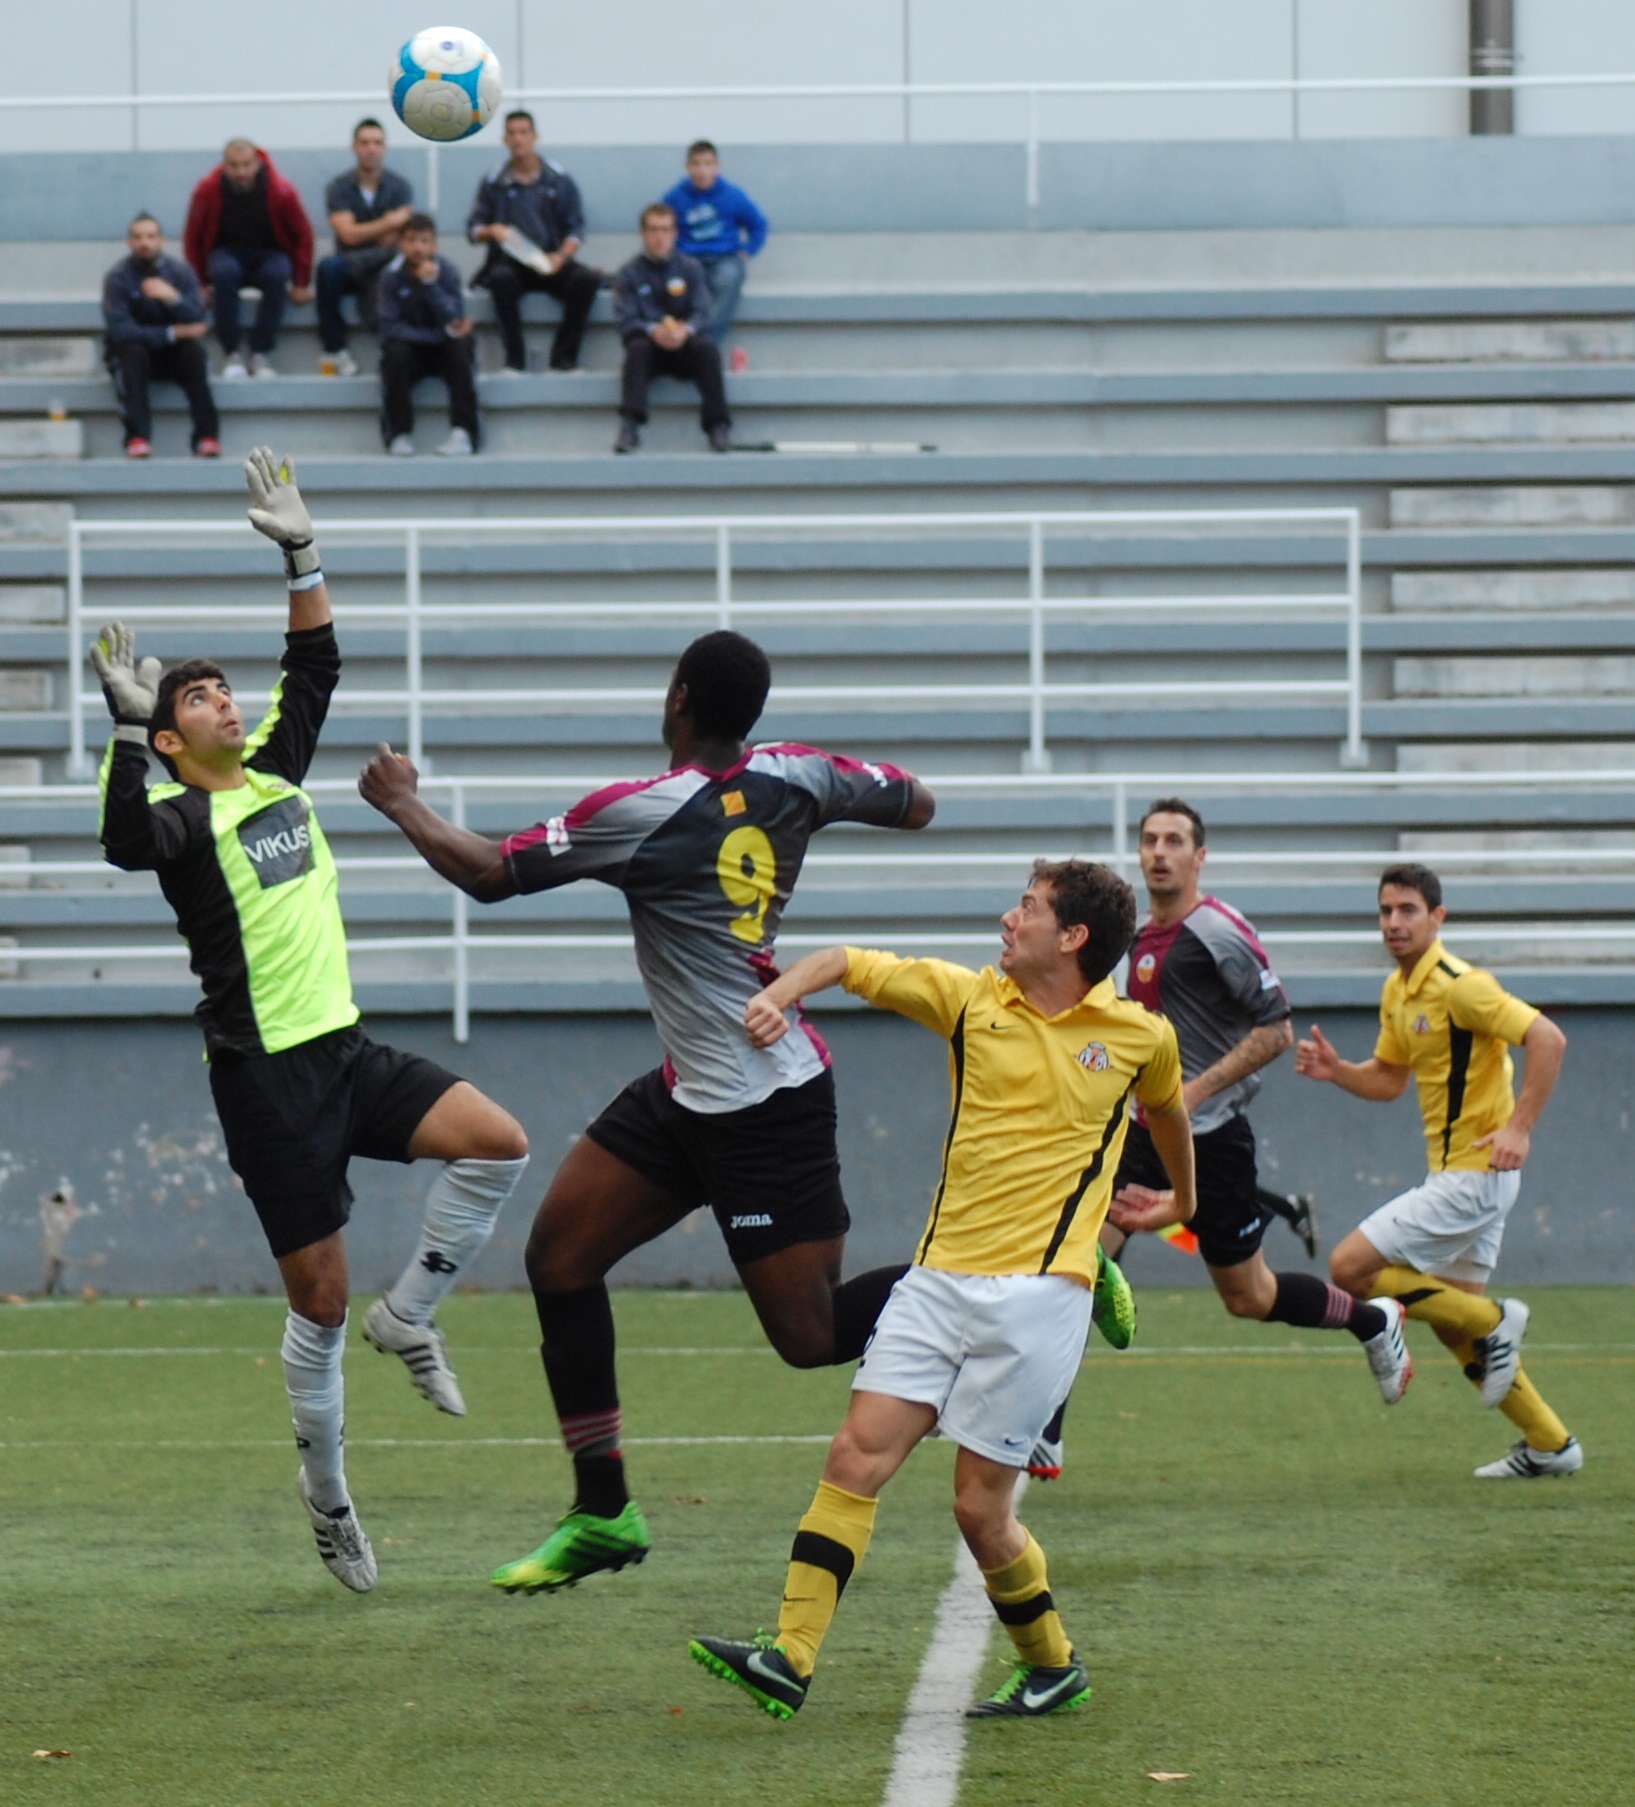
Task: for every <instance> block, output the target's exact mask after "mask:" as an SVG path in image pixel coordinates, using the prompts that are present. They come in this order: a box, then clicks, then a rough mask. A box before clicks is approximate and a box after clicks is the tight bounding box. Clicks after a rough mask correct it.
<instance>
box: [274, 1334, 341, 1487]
mask: <svg viewBox="0 0 1635 1807" xmlns="http://www.w3.org/2000/svg"><path fill="white" fill-rule="evenodd" d="M345 1351H346V1320H345V1319H344V1318H343V1319H342V1320H341V1321H340V1323H339V1324H337V1325H335V1326H333V1327H331V1326H330V1325H328V1324H314V1323H313V1321H312V1320H311V1318H303V1317H301V1316H299V1315H298V1314H297V1313H296V1312H293V1311H292V1312H291V1313H290V1314H289V1316H288V1317H287V1318H286V1319H285V1320H284V1348H283V1356H284V1386H285V1389H286V1390H287V1391H288V1393H289V1396H290V1415H291V1416H292V1417H293V1418H294V1420H295V1447H296V1448H297V1449H298V1450H300V1452H301V1467H302V1469H303V1470H304V1471H305V1473H306V1477H307V1493H308V1496H309V1497H310V1498H311V1500H312V1503H313V1505H315V1506H316V1507H317V1508H318V1510H319V1511H320V1512H339V1511H340V1509H341V1508H342V1507H343V1506H344V1505H346V1503H347V1492H346V1468H345V1462H344V1457H343V1446H344V1444H345V1441H346V1382H345V1380H344V1378H343V1377H342V1373H341V1357H342V1356H343V1355H344V1354H345Z"/></svg>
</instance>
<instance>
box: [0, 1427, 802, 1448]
mask: <svg viewBox="0 0 1635 1807" xmlns="http://www.w3.org/2000/svg"><path fill="white" fill-rule="evenodd" d="M833 1441H834V1435H833V1433H832V1432H830V1431H823V1432H821V1433H819V1434H816V1435H813V1436H809V1437H807V1436H801V1437H784V1436H768V1437H626V1438H625V1439H624V1443H625V1446H626V1448H629V1447H630V1446H631V1445H635V1446H637V1447H638V1448H642V1449H660V1448H665V1447H668V1446H671V1445H677V1444H681V1445H688V1446H691V1445H695V1444H708V1443H832V1442H833ZM87 1447H88V1445H86V1444H84V1443H76V1442H71V1441H69V1440H67V1439H65V1438H57V1439H56V1440H54V1441H36V1442H28V1443H3V1442H0V1449H85V1448H87ZM95 1447H96V1448H97V1449H288V1448H289V1447H290V1440H289V1438H288V1437H197V1438H195V1437H152V1438H146V1439H144V1438H140V1437H127V1438H122V1439H109V1440H107V1441H102V1440H98V1441H96V1443H95ZM346 1447H347V1448H348V1449H560V1448H561V1447H562V1440H561V1438H560V1437H348V1438H347V1440H346Z"/></svg>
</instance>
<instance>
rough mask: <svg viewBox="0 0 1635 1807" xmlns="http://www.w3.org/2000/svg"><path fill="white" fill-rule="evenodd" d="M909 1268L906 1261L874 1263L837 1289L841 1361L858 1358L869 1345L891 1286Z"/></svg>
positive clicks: (837, 1348) (836, 1356)
mask: <svg viewBox="0 0 1635 1807" xmlns="http://www.w3.org/2000/svg"><path fill="white" fill-rule="evenodd" d="M907 1272H908V1263H907V1262H906V1261H904V1262H901V1263H899V1264H898V1265H897V1266H896V1267H871V1268H870V1269H869V1271H868V1272H867V1273H866V1274H857V1275H855V1276H854V1277H853V1278H852V1279H850V1280H848V1281H847V1282H846V1283H845V1285H844V1286H837V1287H836V1288H835V1291H834V1308H835V1353H834V1359H835V1361H836V1362H837V1363H838V1362H854V1361H856V1360H857V1358H858V1357H859V1356H860V1355H861V1354H862V1353H863V1351H864V1349H866V1348H867V1347H868V1341H869V1338H870V1337H871V1336H873V1335H874V1326H875V1324H876V1323H877V1322H878V1321H879V1318H880V1313H881V1312H882V1311H884V1310H885V1306H886V1298H887V1296H888V1295H889V1293H890V1292H891V1289H892V1288H893V1287H894V1286H895V1285H896V1284H897V1282H898V1281H899V1280H901V1279H902V1277H903V1275H904V1274H906V1273H907Z"/></svg>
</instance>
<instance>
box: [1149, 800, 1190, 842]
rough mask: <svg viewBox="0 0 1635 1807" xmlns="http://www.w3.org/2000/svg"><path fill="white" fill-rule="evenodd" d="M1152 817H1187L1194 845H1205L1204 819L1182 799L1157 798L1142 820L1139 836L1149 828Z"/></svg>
mask: <svg viewBox="0 0 1635 1807" xmlns="http://www.w3.org/2000/svg"><path fill="white" fill-rule="evenodd" d="M1152 816H1185V817H1186V819H1187V820H1188V821H1189V822H1190V823H1191V824H1192V845H1193V846H1194V847H1202V846H1203V844H1204V819H1203V817H1202V816H1200V815H1199V814H1198V812H1197V810H1195V809H1194V808H1193V807H1192V805H1191V804H1190V803H1188V802H1186V801H1185V800H1184V799H1183V798H1180V797H1156V798H1154V800H1153V801H1152V802H1151V803H1149V804H1148V805H1147V813H1146V815H1144V816H1143V817H1142V818H1141V822H1140V826H1139V827H1138V828H1137V830H1136V833H1137V834H1139V833H1140V832H1141V830H1142V829H1143V828H1145V827H1146V826H1147V821H1148V818H1149V817H1152Z"/></svg>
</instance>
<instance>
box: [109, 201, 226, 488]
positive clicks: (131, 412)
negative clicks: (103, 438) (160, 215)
mask: <svg viewBox="0 0 1635 1807" xmlns="http://www.w3.org/2000/svg"><path fill="white" fill-rule="evenodd" d="M125 243H126V245H127V246H128V247H129V255H128V256H126V257H122V258H121V259H120V260H119V262H118V263H116V264H115V265H114V267H113V268H112V269H111V270H110V271H109V272H108V274H107V275H106V276H105V277H104V278H103V279H102V324H103V330H104V333H105V335H106V336H105V338H104V341H103V357H104V360H105V361H106V363H107V366H108V374H109V375H110V376H111V377H112V378H113V380H114V393H115V394H116V395H117V396H118V397H119V413H120V417H121V419H122V420H123V421H124V423H125V456H126V457H127V458H147V457H151V456H152V453H153V408H152V404H151V402H150V400H149V394H148V391H149V386H150V384H151V383H152V382H153V379H154V378H155V377H157V378H158V379H159V381H160V382H162V383H175V384H176V385H177V387H178V388H179V389H180V390H181V391H182V393H183V394H184V395H185V396H186V397H187V405H188V408H189V410H190V411H191V413H192V415H193V451H194V455H195V456H196V457H199V458H219V457H220V456H221V440H220V438H219V435H220V432H221V426H220V423H219V421H218V419H217V416H216V402H215V397H214V396H212V395H211V393H210V369H209V365H208V364H207V363H206V361H205V355H204V335H205V333H206V332H207V331H208V330H209V328H208V326H207V325H206V322H205V317H204V297H203V295H201V294H200V293H199V285H198V282H197V281H196V280H195V279H194V275H193V272H192V271H191V270H190V269H189V268H188V267H187V265H186V264H184V263H182V262H180V261H179V260H178V259H177V258H174V257H167V256H166V255H165V235H164V233H163V231H162V230H161V229H160V225H159V222H158V221H157V220H156V219H155V218H154V217H153V215H152V214H151V213H139V214H138V215H137V216H136V218H135V219H134V220H132V221H131V224H130V230H129V231H128V232H127V233H126V234H125Z"/></svg>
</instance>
